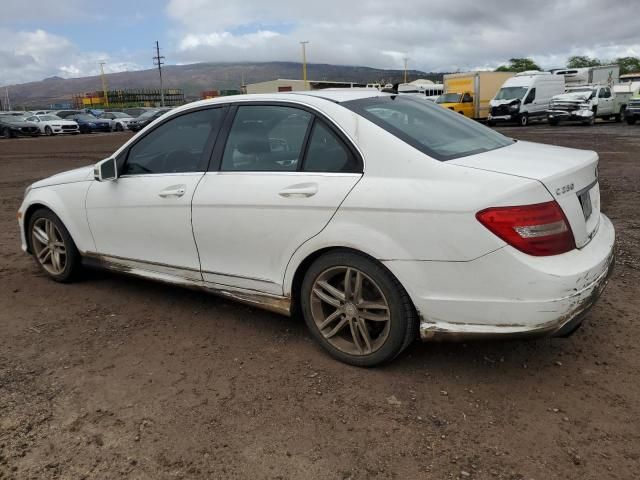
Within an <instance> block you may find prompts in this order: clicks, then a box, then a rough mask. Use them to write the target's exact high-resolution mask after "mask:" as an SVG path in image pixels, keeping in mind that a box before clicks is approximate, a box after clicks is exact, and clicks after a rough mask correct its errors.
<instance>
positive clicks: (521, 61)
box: [496, 58, 540, 72]
mask: <svg viewBox="0 0 640 480" xmlns="http://www.w3.org/2000/svg"><path fill="white" fill-rule="evenodd" d="M526 70H540V67H539V66H538V64H537V63H536V62H534V61H533V60H531V59H530V58H510V59H509V63H508V64H507V65H501V66H499V67H498V68H496V72H524V71H526Z"/></svg>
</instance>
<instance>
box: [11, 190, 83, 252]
mask: <svg viewBox="0 0 640 480" xmlns="http://www.w3.org/2000/svg"><path fill="white" fill-rule="evenodd" d="M90 185H91V182H75V183H66V184H61V185H52V186H47V187H41V188H33V189H31V190H30V191H29V193H28V194H27V196H26V197H25V199H24V201H23V202H22V205H21V206H20V209H19V210H18V213H19V219H20V220H19V224H20V233H21V239H22V249H23V250H25V251H26V250H27V241H26V229H27V227H28V225H27V221H28V220H27V217H28V215H29V214H30V213H31V212H32V211H33V209H35V208H36V207H37V206H39V205H41V206H43V207H45V208H48V209H49V210H51V211H52V212H53V213H55V214H56V215H57V216H58V218H59V219H60V221H62V223H63V224H64V226H65V228H66V229H67V231H68V232H69V235H71V238H72V239H73V241H74V242H75V244H76V247H77V248H78V250H79V251H80V252H81V253H84V252H88V251H95V243H94V241H93V237H92V235H91V231H90V230H89V222H88V221H87V213H86V209H85V198H86V195H87V191H88V190H89V186H90Z"/></svg>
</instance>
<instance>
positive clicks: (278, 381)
mask: <svg viewBox="0 0 640 480" xmlns="http://www.w3.org/2000/svg"><path fill="white" fill-rule="evenodd" d="M500 130H501V131H503V132H505V133H506V134H508V135H511V136H513V137H516V138H519V139H525V140H532V141H539V142H545V143H552V144H557V145H566V146H571V147H582V148H589V149H594V150H596V151H597V152H598V153H599V154H600V158H601V163H600V179H601V189H602V195H603V210H604V212H606V213H607V214H608V215H609V216H610V218H611V219H612V220H613V222H614V224H615V226H616V229H617V235H618V249H619V256H618V264H617V268H616V271H615V274H614V276H613V278H612V280H611V282H610V284H609V286H608V288H607V290H606V291H605V293H604V296H603V297H602V298H601V300H600V302H599V303H598V304H597V305H596V307H595V308H594V309H593V310H592V313H591V315H590V317H589V319H588V321H587V323H586V324H585V325H584V326H583V328H582V329H580V330H579V331H578V332H577V333H576V334H575V335H573V336H572V337H571V338H569V339H553V340H551V339H542V340H536V341H512V342H492V343H469V344H418V343H416V344H415V345H413V346H412V347H410V348H409V349H408V351H407V353H405V354H404V355H403V356H401V357H400V358H399V359H397V360H396V361H395V363H393V364H392V365H390V366H388V367H385V368H378V369H374V370H363V369H358V368H354V367H349V366H347V365H343V364H340V363H337V362H335V361H333V360H331V359H330V358H329V357H328V356H326V355H325V354H324V353H323V352H321V350H320V349H319V347H317V346H316V345H315V344H314V342H313V341H312V340H311V338H310V336H309V334H308V333H307V332H306V330H305V327H304V325H303V323H302V322H301V321H299V320H295V319H289V318H284V317H279V316H277V315H274V314H270V313H265V312H262V311H259V310H256V309H252V308H250V307H246V306H242V305H238V304H234V303H231V302H228V301H226V300H221V299H219V298H217V297H214V296H209V295H206V294H203V293H199V292H194V291H189V290H181V289H179V288H174V287H170V286H166V285H162V284H156V283H152V282H149V281H145V280H139V279H132V278H127V277H123V276H118V275H116V274H111V273H103V272H91V273H89V274H88V275H87V276H86V278H85V279H84V280H83V281H81V282H79V283H76V284H72V285H60V284H56V283H54V282H52V281H49V280H47V279H46V278H45V277H44V275H43V274H41V273H40V272H39V271H38V269H37V268H36V266H35V264H34V262H33V260H32V259H31V258H29V257H28V256H26V255H24V254H23V253H22V252H21V251H20V248H19V236H18V230H17V224H16V220H15V212H16V210H17V208H18V206H19V204H20V201H21V199H22V196H23V193H24V188H25V187H26V186H27V185H28V184H29V183H31V182H33V181H35V180H37V179H40V178H42V177H45V176H48V175H51V174H53V173H56V172H59V171H62V170H66V169H69V168H73V167H78V166H82V165H85V164H89V163H93V162H95V161H97V160H99V159H101V158H104V157H105V156H107V155H108V154H109V153H111V152H112V151H113V150H115V149H116V147H118V146H119V145H120V144H122V143H123V142H124V141H125V140H126V139H128V138H129V135H128V134H102V135H99V134H94V135H82V136H78V137H70V138H62V137H55V138H35V139H14V140H0V208H1V210H0V247H1V248H2V251H3V252H4V253H3V255H2V258H1V260H0V479H3V480H4V479H14V478H15V479H58V478H60V479H82V478H87V479H110V480H111V479H114V478H131V479H153V480H161V479H174V478H185V479H186V478H189V479H209V478H220V479H235V478H242V479H244V478H247V479H262V478H269V479H299V478H305V479H306V478H313V479H368V478H380V479H387V478H395V479H418V478H420V479H422V478H424V479H447V478H465V479H466V478H469V479H485V478H498V479H510V480H518V479H527V480H530V479H536V480H540V479H544V480H550V479H563V480H565V479H598V480H601V479H631V478H638V477H640V471H639V469H640V381H639V375H638V371H639V367H640V348H639V347H638V339H640V326H639V324H638V318H639V317H640V290H639V289H638V287H637V285H638V283H639V282H640V246H639V240H640V154H639V152H640V127H637V126H636V127H631V126H628V125H625V124H604V123H599V124H597V125H596V126H594V127H591V128H589V127H581V126H561V127H556V128H553V127H549V126H545V125H534V126H531V127H529V128H517V127H513V128H502V129H500ZM634 285H635V287H634Z"/></svg>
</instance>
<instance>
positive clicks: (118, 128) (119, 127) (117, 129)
mask: <svg viewBox="0 0 640 480" xmlns="http://www.w3.org/2000/svg"><path fill="white" fill-rule="evenodd" d="M123 130H124V128H122V125H121V124H120V123H116V132H122V131H123Z"/></svg>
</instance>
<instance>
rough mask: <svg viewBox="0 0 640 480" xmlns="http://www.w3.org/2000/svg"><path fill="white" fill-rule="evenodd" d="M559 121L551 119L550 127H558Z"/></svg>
mask: <svg viewBox="0 0 640 480" xmlns="http://www.w3.org/2000/svg"><path fill="white" fill-rule="evenodd" d="M558 123H559V121H558V119H557V118H550V119H549V125H551V126H553V127H555V126H556V125H558Z"/></svg>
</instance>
